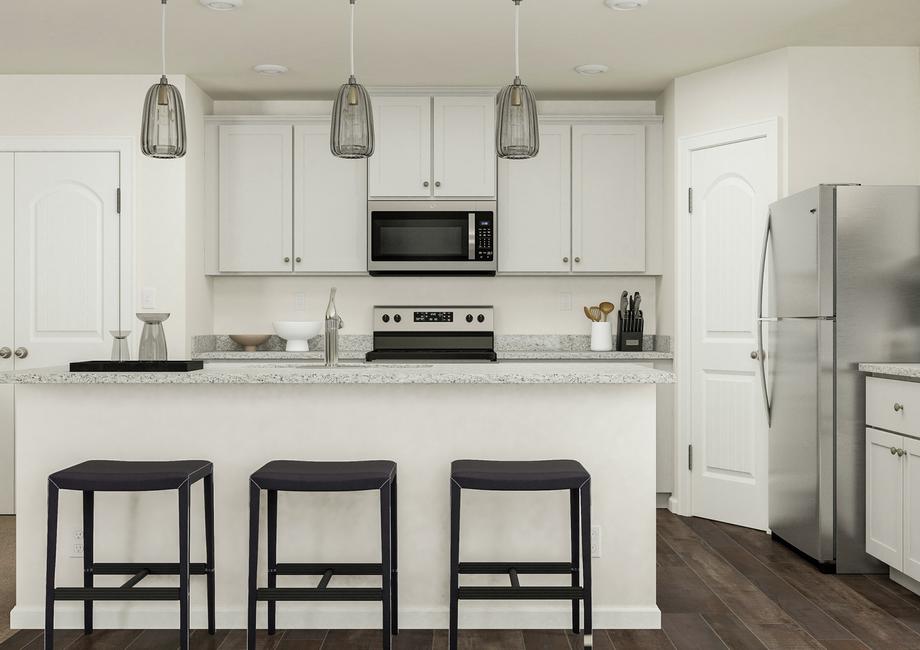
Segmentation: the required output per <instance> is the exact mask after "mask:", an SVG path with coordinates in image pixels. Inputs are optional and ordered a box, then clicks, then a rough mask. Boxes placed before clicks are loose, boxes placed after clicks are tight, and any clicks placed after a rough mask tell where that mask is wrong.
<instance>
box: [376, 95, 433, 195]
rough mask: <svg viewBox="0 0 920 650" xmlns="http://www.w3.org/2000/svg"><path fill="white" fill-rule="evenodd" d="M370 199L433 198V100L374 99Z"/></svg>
mask: <svg viewBox="0 0 920 650" xmlns="http://www.w3.org/2000/svg"><path fill="white" fill-rule="evenodd" d="M371 102H372V107H373V110H374V135H375V138H376V140H375V141H376V145H375V147H374V155H373V156H371V157H370V159H369V161H368V183H369V186H370V195H371V197H372V198H373V197H383V198H385V197H428V196H431V190H432V187H431V185H432V183H431V97H429V96H427V95H426V96H424V97H411V96H408V97H406V96H400V97H372V98H371Z"/></svg>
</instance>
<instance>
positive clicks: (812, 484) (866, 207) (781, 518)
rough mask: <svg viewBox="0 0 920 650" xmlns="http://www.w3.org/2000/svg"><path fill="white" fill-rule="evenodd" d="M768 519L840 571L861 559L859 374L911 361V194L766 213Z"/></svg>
mask: <svg viewBox="0 0 920 650" xmlns="http://www.w3.org/2000/svg"><path fill="white" fill-rule="evenodd" d="M760 287H761V292H760V313H761V322H760V326H761V327H760V329H759V332H760V336H761V341H760V346H759V347H760V351H761V354H760V359H761V370H762V374H761V377H762V380H763V382H762V383H763V390H764V397H765V402H766V407H767V409H768V412H769V416H770V431H769V449H770V457H769V468H770V470H769V494H770V498H769V504H770V506H769V508H770V515H769V522H770V528H771V530H772V532H773V534H774V535H775V536H776V537H779V538H780V539H782V540H783V541H785V542H787V543H788V544H790V545H791V546H793V547H795V548H796V549H798V550H799V551H800V552H802V553H804V554H805V555H807V556H809V557H811V558H812V559H813V560H815V561H816V562H818V563H819V564H820V565H821V566H822V568H823V569H825V570H828V571H832V570H836V571H837V572H839V573H871V572H887V567H885V566H884V565H882V564H881V563H879V562H878V561H877V560H875V559H874V558H872V557H870V556H868V555H867V554H866V552H865V548H866V533H865V519H866V517H865V512H866V497H865V378H864V377H863V376H862V375H861V374H860V373H859V372H858V370H857V364H858V363H860V362H867V361H902V362H917V361H920V187H913V186H910V187H907V186H891V187H869V186H853V185H821V186H818V187H816V188H813V189H810V190H806V191H804V192H800V193H798V194H795V195H793V196H790V197H788V198H786V199H783V200H781V201H778V202H776V203H774V204H773V205H771V206H770V216H769V223H768V226H767V231H766V235H765V237H764V255H763V259H762V261H761V280H760Z"/></svg>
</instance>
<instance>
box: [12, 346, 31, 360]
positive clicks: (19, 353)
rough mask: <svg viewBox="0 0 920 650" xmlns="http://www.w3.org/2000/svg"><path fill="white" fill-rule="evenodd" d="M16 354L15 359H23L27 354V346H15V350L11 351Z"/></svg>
mask: <svg viewBox="0 0 920 650" xmlns="http://www.w3.org/2000/svg"><path fill="white" fill-rule="evenodd" d="M13 354H15V355H16V358H17V359H25V358H26V357H27V356H29V350H28V348H16V351H15V352H14V353H13Z"/></svg>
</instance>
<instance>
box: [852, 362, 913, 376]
mask: <svg viewBox="0 0 920 650" xmlns="http://www.w3.org/2000/svg"><path fill="white" fill-rule="evenodd" d="M859 370H860V371H861V372H866V373H869V374H873V375H889V376H891V377H904V378H906V379H920V363H861V364H859Z"/></svg>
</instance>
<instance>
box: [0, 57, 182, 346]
mask: <svg viewBox="0 0 920 650" xmlns="http://www.w3.org/2000/svg"><path fill="white" fill-rule="evenodd" d="M158 80H159V77H158V76H156V75H0V97H2V98H3V101H2V102H0V135H2V136H28V135H38V136H84V137H85V136H93V135H99V136H130V137H132V138H134V140H135V141H136V142H137V141H138V136H139V132H140V124H141V110H142V107H143V100H144V96H145V94H146V92H147V89H148V88H149V87H150V86H151V85H152V84H154V83H156V82H157V81H158ZM170 82H171V83H173V84H174V85H176V86H177V87H178V88H179V90H180V92H182V93H183V96H185V94H186V93H185V87H186V78H185V77H184V76H182V75H176V76H171V77H170ZM135 151H136V153H135V158H134V164H135V178H134V197H135V201H134V206H133V208H134V226H135V228H134V232H135V242H136V246H135V255H134V266H135V273H134V277H135V287H136V288H137V291H136V292H135V301H136V305H137V306H139V305H140V296H139V289H140V287H145V286H147V287H155V288H156V289H157V298H158V300H157V310H156V311H167V312H170V313H171V314H172V317H171V318H170V320H169V321H168V322H167V324H166V326H165V328H166V335H167V340H168V344H169V349H170V356H172V357H178V356H182V355H184V354H185V349H186V297H185V293H186V286H185V283H186V263H185V262H186V261H185V250H186V248H185V244H186V232H185V215H186V207H187V206H186V194H185V186H186V176H185V175H186V160H185V159H179V160H155V159H152V158H147V157H145V156H144V155H143V154H141V152H140V145H139V144H138V146H137V147H136V148H135ZM122 182H123V183H124V182H125V179H122ZM126 207H131V206H126ZM132 343H133V346H136V345H137V337H134V340H133V342H132Z"/></svg>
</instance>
